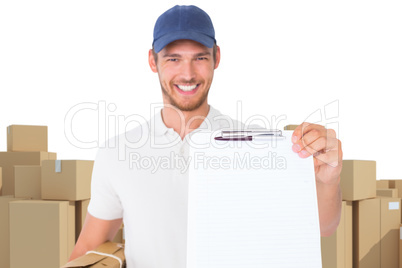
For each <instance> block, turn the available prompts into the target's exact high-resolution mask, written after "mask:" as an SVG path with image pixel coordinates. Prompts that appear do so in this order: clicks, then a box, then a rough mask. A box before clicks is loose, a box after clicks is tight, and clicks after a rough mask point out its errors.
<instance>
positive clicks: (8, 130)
mask: <svg viewBox="0 0 402 268" xmlns="http://www.w3.org/2000/svg"><path fill="white" fill-rule="evenodd" d="M10 129H11V127H10V126H8V127H7V133H8V134H10V131H11V130H10Z"/></svg>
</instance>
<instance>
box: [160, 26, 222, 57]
mask: <svg viewBox="0 0 402 268" xmlns="http://www.w3.org/2000/svg"><path fill="white" fill-rule="evenodd" d="M182 39H188V40H193V41H196V42H198V43H201V44H203V45H204V46H206V47H209V48H212V47H213V46H214V44H215V39H214V38H212V37H210V36H208V35H205V34H202V33H197V32H185V31H178V32H172V33H169V34H166V35H164V36H162V37H161V38H159V39H158V40H155V41H154V43H153V46H154V50H155V52H156V53H158V52H159V51H161V50H162V49H163V48H164V47H165V46H167V45H168V44H170V43H172V42H173V41H176V40H182Z"/></svg>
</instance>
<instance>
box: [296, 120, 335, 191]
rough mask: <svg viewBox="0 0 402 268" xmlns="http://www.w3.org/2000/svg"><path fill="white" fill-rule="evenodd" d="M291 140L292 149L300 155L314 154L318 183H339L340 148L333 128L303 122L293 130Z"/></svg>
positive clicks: (304, 156)
mask: <svg viewBox="0 0 402 268" xmlns="http://www.w3.org/2000/svg"><path fill="white" fill-rule="evenodd" d="M292 142H293V147H292V150H293V151H294V152H296V153H298V154H299V156H300V157H302V158H306V157H309V156H310V155H313V156H314V169H315V178H316V180H317V182H318V183H323V184H329V185H331V184H338V183H339V180H340V173H341V169H342V148H341V141H340V140H338V139H337V138H336V132H335V131H334V130H333V129H326V128H325V127H324V126H321V125H316V124H310V123H306V122H304V123H303V124H301V125H299V126H298V127H297V128H296V129H295V130H294V132H293V135H292Z"/></svg>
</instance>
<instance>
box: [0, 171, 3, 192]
mask: <svg viewBox="0 0 402 268" xmlns="http://www.w3.org/2000/svg"><path fill="white" fill-rule="evenodd" d="M2 192H3V170H2V168H1V167H0V196H1V195H2Z"/></svg>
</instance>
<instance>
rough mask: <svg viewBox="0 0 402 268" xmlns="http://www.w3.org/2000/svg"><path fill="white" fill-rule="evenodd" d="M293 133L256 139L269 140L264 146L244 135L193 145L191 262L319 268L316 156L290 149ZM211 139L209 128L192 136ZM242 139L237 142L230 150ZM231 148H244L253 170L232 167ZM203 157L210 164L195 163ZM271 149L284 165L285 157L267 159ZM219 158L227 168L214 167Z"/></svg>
mask: <svg viewBox="0 0 402 268" xmlns="http://www.w3.org/2000/svg"><path fill="white" fill-rule="evenodd" d="M291 133H292V132H291V131H289V132H284V134H283V135H284V136H285V137H286V138H285V139H283V140H277V141H275V143H273V141H258V144H259V145H261V144H263V143H266V144H267V145H268V147H269V148H264V149H256V148H254V147H255V146H253V142H241V141H230V142H229V143H233V144H231V145H233V146H232V147H230V146H228V147H227V148H224V149H222V148H214V147H213V146H211V147H210V148H205V149H196V148H193V147H191V146H190V147H191V149H190V155H189V156H190V157H191V159H192V160H193V162H192V164H191V166H190V169H189V201H188V202H189V203H188V235H187V267H188V268H215V267H220V268H224V267H231V268H237V267H238V268H240V267H241V268H244V267H248V268H260V267H261V268H262V267H264V268H266V267H284V268H285V267H292V268H293V267H308V268H321V248H320V230H319V220H318V208H317V196H316V188H315V175H314V167H313V159H312V157H309V158H307V159H302V158H300V157H299V156H298V155H297V154H296V153H294V152H293V151H292V149H291V147H292V143H291V141H290V137H291ZM209 138H210V134H208V133H196V134H194V135H193V136H192V139H194V140H196V141H197V143H202V142H203V141H206V140H207V139H209ZM239 143H241V144H240V146H241V148H233V147H236V146H235V145H236V144H237V145H239ZM260 147H261V146H260ZM197 154H198V155H197ZM236 154H237V157H241V156H246V155H247V154H249V158H246V159H247V160H248V161H254V165H253V168H249V167H245V166H244V165H243V168H241V167H239V165H237V166H236V165H235V163H234V161H235V158H236V157H235V155H236ZM196 155H197V156H196ZM200 155H203V156H204V157H205V159H212V161H215V162H213V163H214V164H210V165H208V164H203V165H200V164H199V163H198V164H197V163H196V161H195V158H196V157H198V158H199V156H200ZM273 155H274V156H275V158H276V160H285V163H286V165H285V168H283V167H284V165H283V161H282V164H278V163H277V164H276V165H268V162H269V159H271V160H272V156H273ZM251 157H253V158H251ZM270 157H271V158H270ZM219 159H226V160H225V161H224V162H223V164H222V166H224V168H217V166H219V165H218V164H216V163H219ZM227 159H230V160H231V161H232V162H231V163H230V164H227ZM259 159H260V160H261V161H264V160H265V164H261V163H260V164H258V160H259ZM274 160H275V159H274ZM274 160H273V161H272V162H274ZM279 162H281V161H279ZM243 164H244V162H243ZM228 166H230V168H228ZM258 167H260V168H258Z"/></svg>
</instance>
